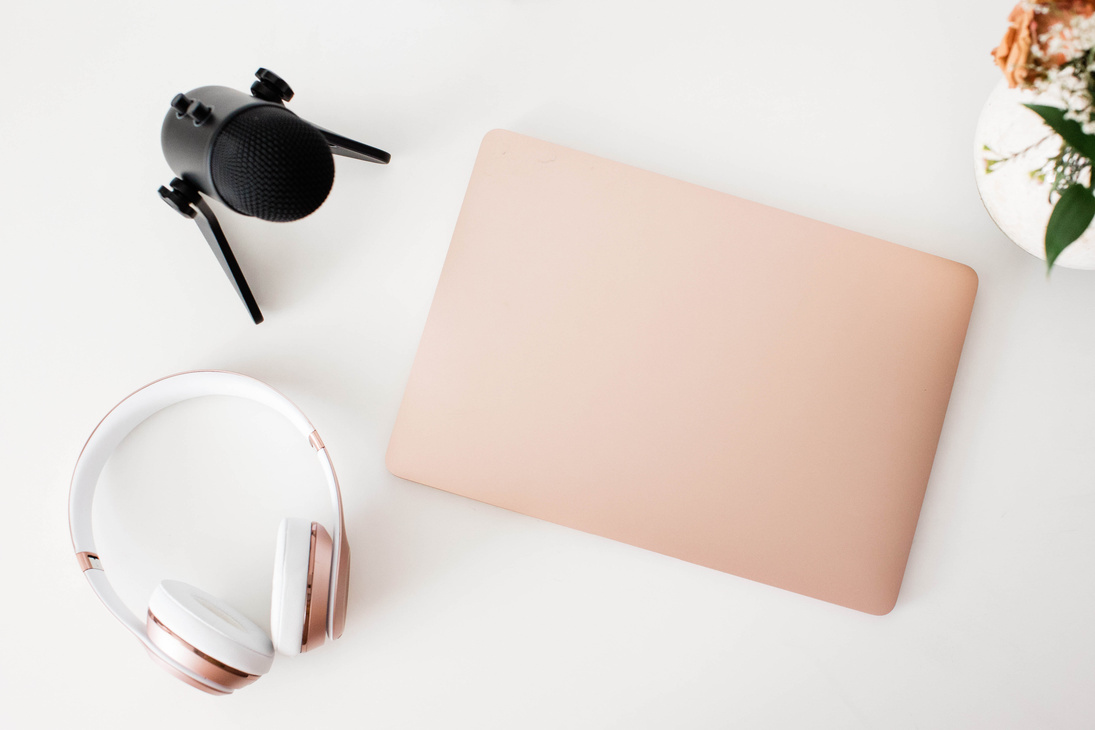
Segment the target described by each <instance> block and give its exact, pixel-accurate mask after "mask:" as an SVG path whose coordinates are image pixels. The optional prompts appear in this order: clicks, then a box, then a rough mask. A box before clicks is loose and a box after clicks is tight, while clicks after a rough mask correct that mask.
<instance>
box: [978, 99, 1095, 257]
mask: <svg viewBox="0 0 1095 730" xmlns="http://www.w3.org/2000/svg"><path fill="white" fill-rule="evenodd" d="M1034 103H1036V104H1047V105H1050V106H1063V104H1061V102H1060V99H1059V98H1056V97H1050V96H1048V95H1038V94H1035V93H1034V92H1032V91H1020V90H1018V89H1009V88H1008V85H1007V82H1005V81H1001V82H1000V83H999V84H998V85H997V86H996V88H995V89H994V90H993V92H992V94H990V95H989V98H988V101H986V102H985V107H984V109H982V110H981V117H980V119H978V121H977V133H976V135H975V139H974V142H975V144H974V164H975V174H976V176H977V189H978V192H980V193H981V200H982V201H983V202H984V204H985V208H986V209H987V210H988V212H989V215H990V216H992V219H993V220H994V221H995V222H996V225H997V226H999V227H1000V230H1001V231H1003V232H1004V234H1005V235H1006V236H1007V237H1008V238H1010V239H1011V240H1012V241H1014V242H1015V243H1016V244H1018V245H1019V246H1020V247H1022V248H1023V249H1024V250H1026V251H1028V252H1030V253H1031V254H1033V255H1035V256H1037V257H1038V258H1040V259H1043V260H1045V257H1046V252H1045V239H1046V223H1047V222H1048V221H1049V214H1050V212H1051V211H1052V210H1053V205H1052V204H1051V203H1050V202H1049V183H1038V181H1036V180H1033V179H1031V176H1030V172H1031V170H1035V169H1038V168H1040V167H1041V166H1042V164H1043V163H1044V162H1045V161H1046V160H1048V159H1049V158H1050V157H1052V156H1053V155H1055V154H1057V152H1058V150H1059V149H1060V145H1061V140H1060V138H1059V137H1057V136H1056V135H1051V136H1050V137H1049V139H1047V140H1045V141H1044V142H1041V143H1040V144H1036V143H1038V141H1039V140H1041V139H1043V138H1044V137H1046V135H1047V134H1049V133H1050V129H1049V127H1047V126H1046V125H1045V123H1044V122H1043V121H1042V118H1041V117H1039V116H1038V115H1037V114H1035V113H1034V112H1032V111H1031V110H1030V109H1027V108H1026V107H1025V106H1023V104H1034ZM986 145H987V146H988V147H989V148H991V149H992V150H993V153H996V154H993V153H990V152H986V151H985V149H984V148H985V146H986ZM1031 145H1034V146H1033V147H1031ZM1028 147H1030V149H1027V148H1028ZM1020 150H1027V151H1026V152H1024V153H1023V154H1022V155H1020V156H1018V157H1016V158H1014V159H1012V160H1009V161H1008V162H1005V163H1003V164H999V165H996V166H995V168H994V169H993V171H992V172H987V171H986V162H985V161H986V159H989V158H996V157H999V156H1000V155H1008V154H1014V153H1016V152H1019V151H1020ZM1054 265H1055V266H1065V267H1067V268H1070V269H1095V225H1092V226H1090V227H1089V228H1088V229H1087V230H1086V231H1085V232H1084V234H1083V235H1082V236H1080V238H1078V239H1077V240H1076V241H1074V242H1073V243H1072V245H1070V246H1069V247H1068V248H1066V249H1065V250H1064V252H1063V253H1061V255H1060V256H1059V257H1058V258H1057V262H1056V263H1055V264H1054Z"/></svg>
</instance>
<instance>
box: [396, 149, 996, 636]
mask: <svg viewBox="0 0 1095 730" xmlns="http://www.w3.org/2000/svg"><path fill="white" fill-rule="evenodd" d="M976 290H977V276H976V274H975V273H974V272H973V270H972V269H970V268H969V267H968V266H965V265H962V264H959V263H956V262H953V261H949V260H947V259H943V258H939V257H937V256H932V255H929V254H926V253H922V252H920V251H915V250H912V249H909V248H905V247H902V246H898V245H895V244H892V243H887V242H885V241H881V240H878V239H875V238H872V237H870V236H866V235H862V234H859V233H854V232H852V231H848V230H845V229H842V228H838V227H836V226H832V225H828V224H826V223H821V222H818V221H815V220H810V219H808V218H804V217H802V216H798V215H794V214H792V213H788V212H785V211H781V210H778V209H775V208H771V207H768V206H764V205H760V204H758V203H754V202H750V201H748V200H743V199H741V198H737V197H734V196H731V195H727V194H724V193H720V192H716V191H714V190H709V189H705V188H702V187H699V186H697V185H692V184H689V183H686V182H681V181H679V180H675V179H672V178H669V177H665V176H662V175H658V174H655V173H652V172H646V171H643V170H640V169H636V168H634V167H630V166H627V165H624V164H620V163H617V162H612V161H610V160H606V159H602V158H599V157H595V156H593V155H589V154H585V153H583V152H578V151H576V150H572V149H567V148H565V147H561V146H559V145H555V144H551V143H549V142H544V141H541V140H537V139H533V138H531V137H526V136H522V135H519V134H515V133H513V132H508V131H502V130H496V131H492V132H490V133H488V134H487V135H486V137H485V138H484V139H483V142H482V145H481V147H480V150H479V154H478V158H477V159H476V162H475V167H474V170H473V171H472V175H471V180H470V182H469V184H468V190H467V194H466V197H465V199H464V204H463V207H462V209H461V211H460V216H459V219H458V221H457V223H456V229H455V231H454V233H453V238H452V243H451V245H450V248H449V252H448V256H447V258H446V260H445V265H444V268H443V271H442V273H441V278H440V281H439V282H438V285H437V291H436V294H435V296H434V300H433V304H432V307H431V309H430V312H429V316H428V318H427V321H426V325H425V330H424V332H423V334H422V339H421V343H420V345H419V348H418V352H417V355H416V357H415V361H414V365H413V367H412V370H411V373H410V377H409V381H408V383H407V387H406V391H405V394H404V397H403V402H402V405H401V407H400V410H399V414H398V417H397V420H396V424H395V427H394V431H393V433H392V437H391V442H390V444H389V448H388V453H387V464H388V468H389V469H390V470H391V472H392V473H393V474H395V475H397V476H400V477H403V478H405V479H409V480H412V481H415V482H420V483H422V484H426V485H429V486H431V487H436V488H438V489H442V490H445V491H448V492H452V493H454V494H459V495H463V496H465V497H469V498H471V499H476V500H480V501H482V502H486V503H489V504H492V505H497V506H499V507H503V508H506V509H509V510H514V511H516V512H520V513H523V514H526V515H531V516H533V517H538V518H541V519H544V520H549V521H551V522H554V523H558V524H560V525H565V526H568V527H572V528H575V529H578V530H584V531H586V532H590V533H594V534H597V535H602V536H604V537H608V538H611V539H614V540H619V541H621V542H624V543H628V544H631V545H635V546H637V547H640V548H645V549H647V550H654V551H657V552H659V553H663V554H665V555H669V556H673V557H676V558H680V559H682V560H687V561H690V562H693V563H697V564H699V565H703V566H707V567H710V568H714V569H716V570H721V571H725V572H727V573H731V574H734V575H737V576H741V577H744V578H748V579H751V580H755V581H760V582H762V583H766V584H769V585H773V586H777V587H780V588H784V589H786V590H790V591H795V592H797V593H801V594H804V595H807V596H813V597H815V598H818V599H821V600H824V601H829V602H832V603H836V604H839V605H842V606H847V607H849V608H853V609H857V610H859V611H865V612H867V613H872V614H884V613H887V612H889V611H890V610H891V609H892V608H893V606H894V604H895V602H896V601H897V596H898V592H899V590H900V586H901V579H902V576H903V574H904V571H905V565H906V562H907V560H908V556H909V551H910V548H911V546H912V541H913V533H914V531H915V528H916V522H917V518H918V516H919V513H920V506H921V503H922V501H923V498H924V492H925V489H926V487H927V484H928V478H929V475H930V473H931V467H932V460H933V458H934V455H935V450H936V445H937V443H938V440H939V437H940V432H941V429H942V426H943V418H944V415H945V413H946V410H947V402H948V399H949V397H950V392H951V387H952V384H953V382H954V378H955V373H956V371H957V368H958V363H959V356H960V354H961V351H962V344H963V341H964V339H965V334H966V328H967V325H968V323H969V319H970V313H971V310H972V307H973V301H974V295H975V293H976Z"/></svg>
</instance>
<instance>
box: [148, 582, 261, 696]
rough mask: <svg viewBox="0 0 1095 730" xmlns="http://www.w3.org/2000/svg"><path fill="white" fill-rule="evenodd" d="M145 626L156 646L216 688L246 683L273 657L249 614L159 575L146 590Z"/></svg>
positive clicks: (228, 688) (218, 690)
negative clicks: (149, 594)
mask: <svg viewBox="0 0 1095 730" xmlns="http://www.w3.org/2000/svg"><path fill="white" fill-rule="evenodd" d="M147 631H148V638H149V640H150V641H151V642H152V643H153V644H154V645H155V646H156V647H157V648H158V649H160V651H162V652H163V653H164V654H166V655H167V656H168V657H169V658H170V659H171V660H172V661H174V662H176V663H178V664H180V665H182V666H183V667H186V668H187V669H189V670H190V671H192V672H194V673H195V674H197V675H199V676H200V677H202V678H203V679H205V680H206V681H207V682H208V683H209V685H210V687H211V689H212V691H214V692H216V693H226V692H232V691H233V690H236V689H239V688H240V687H245V686H247V685H248V684H251V683H252V682H254V681H255V680H256V679H258V678H259V677H261V676H262V675H263V674H266V672H268V671H270V666H271V664H272V663H273V661H274V647H273V645H272V644H271V643H270V637H268V636H267V635H266V633H265V632H264V631H263V630H262V629H261V628H259V626H258V625H256V624H255V623H254V622H253V621H251V619H249V618H247V617H246V616H244V615H243V614H242V613H240V612H239V611H237V610H236V609H235V608H233V607H232V606H230V605H229V604H228V603H226V602H225V601H222V600H221V599H219V598H216V597H215V596H212V595H210V594H208V593H206V592H205V591H201V590H199V589H197V588H195V587H194V586H191V585H187V584H186V583H182V582H180V581H177V580H165V581H163V582H162V583H160V584H159V585H158V586H156V590H154V591H153V592H152V598H151V599H149V601H148V619H147ZM168 668H169V669H171V667H170V666H169V667H168ZM180 678H181V677H180ZM191 684H193V682H191ZM199 689H204V688H201V687H199Z"/></svg>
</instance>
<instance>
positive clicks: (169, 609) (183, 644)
mask: <svg viewBox="0 0 1095 730" xmlns="http://www.w3.org/2000/svg"><path fill="white" fill-rule="evenodd" d="M204 395H230V396H237V397H240V398H246V399H248V400H253V401H256V402H258V403H261V404H263V405H266V406H268V407H270V408H272V409H274V410H275V411H277V412H278V413H280V414H281V415H283V416H285V417H286V418H287V419H289V421H290V422H291V423H292V424H293V425H294V426H296V428H297V430H298V431H299V432H300V434H301V436H302V437H303V438H306V439H308V442H309V443H310V444H311V446H312V448H313V449H315V451H316V455H317V456H318V457H319V465H320V467H321V468H322V470H323V475H324V477H325V478H326V480H327V486H328V487H329V488H330V495H331V504H332V505H333V506H334V510H335V523H334V531H333V534H334V538H333V539H332V537H331V535H330V534H328V532H327V530H325V529H324V528H323V526H322V525H320V524H319V523H317V522H312V523H310V524H309V523H308V522H307V521H305V520H298V519H292V518H286V519H284V520H282V522H281V527H280V528H279V530H278V544H277V552H276V554H275V556H274V585H273V592H272V596H271V600H270V629H271V631H272V632H273V635H274V640H273V642H271V640H270V637H268V636H267V635H266V633H265V632H263V630H262V629H261V628H259V627H258V626H257V625H256V624H255V623H254V622H253V621H251V620H250V619H248V618H247V617H246V616H244V615H243V614H242V613H240V612H239V611H237V610H236V609H234V608H232V607H231V606H230V605H228V604H227V603H225V602H224V601H222V600H220V599H219V598H216V597H214V596H211V595H209V594H208V593H205V592H203V591H200V590H198V589H197V588H194V587H193V586H189V585H187V584H185V583H181V582H179V581H171V580H165V581H163V582H162V583H160V584H159V585H158V586H157V587H156V589H155V591H153V593H152V597H151V599H149V601H148V617H147V620H146V621H145V622H142V621H140V620H138V619H137V617H136V616H134V615H133V613H132V612H131V611H130V610H129V609H128V608H127V607H126V606H125V604H124V603H123V602H122V600H121V598H119V597H118V594H117V592H115V590H114V588H113V587H111V585H110V582H109V581H108V580H107V577H106V573H105V572H104V571H103V565H102V563H101V562H100V560H99V556H98V554H97V552H96V550H95V539H94V536H93V534H92V526H91V504H92V500H93V498H94V496H95V486H96V484H97V483H98V481H99V474H100V473H101V472H102V470H103V467H104V466H105V465H106V462H107V459H109V458H110V455H111V453H113V451H114V449H115V448H117V446H118V444H120V443H121V442H122V440H123V439H124V438H125V437H126V436H127V435H128V434H129V432H130V431H132V430H133V429H134V428H136V427H137V425H138V424H140V423H141V422H142V421H144V420H145V419H146V418H148V417H149V416H151V415H152V414H153V413H156V412H157V411H160V410H162V409H164V408H167V407H168V406H170V405H174V404H175V403H179V402H181V401H184V400H189V399H190V398H197V397H199V396H204ZM69 529H70V530H71V532H72V546H73V548H74V549H75V551H76V558H77V560H78V561H79V563H80V569H81V570H83V571H84V575H85V576H86V577H87V579H88V582H89V583H90V584H91V588H92V590H94V591H95V593H96V595H98V596H99V599H100V600H102V602H103V604H104V605H105V606H106V607H107V610H108V611H110V612H111V613H112V614H114V617H115V618H117V619H118V620H119V621H121V622H122V625H124V626H125V627H126V628H127V629H129V630H130V632H132V633H133V635H134V636H136V637H137V639H139V640H140V642H141V643H142V644H143V645H144V647H145V648H146V649H147V650H148V653H149V655H151V656H152V658H153V659H154V660H156V661H157V662H158V663H159V664H161V665H162V666H163V667H164V668H165V669H167V671H169V672H171V673H172V674H173V675H175V676H176V677H178V678H179V679H181V680H182V681H184V682H186V683H187V684H189V685H191V686H193V687H197V688H198V689H200V690H203V691H205V692H209V693H211V694H218V695H220V694H231V693H232V692H233V691H234V690H237V689H239V688H240V687H245V686H247V685H248V684H251V683H252V682H254V681H255V680H256V679H258V678H259V677H260V676H262V675H263V674H265V673H266V672H267V671H269V669H270V666H271V664H273V661H274V649H275V648H276V649H277V651H279V652H281V653H282V654H299V653H301V652H305V651H309V650H311V649H314V648H316V647H318V646H321V645H322V644H323V641H324V635H325V634H326V635H328V636H330V637H331V638H332V639H337V638H338V637H340V636H341V635H342V630H343V628H344V626H345V624H346V590H347V587H348V584H349V580H350V546H349V545H348V544H347V542H346V530H345V524H344V522H343V518H342V495H341V494H340V493H339V490H338V478H337V477H336V476H335V469H334V466H333V465H332V464H331V457H330V456H329V455H328V454H327V447H326V446H324V445H323V441H322V440H321V439H320V438H319V434H318V433H316V430H315V429H314V428H313V427H312V424H311V423H310V422H309V421H308V419H307V418H306V417H305V416H304V414H303V413H301V412H300V410H298V409H297V407H296V406H294V405H293V404H292V403H291V402H289V400H288V399H287V398H286V397H285V396H283V395H282V394H281V393H279V392H277V391H276V390H274V389H273V388H271V387H270V386H268V385H266V384H265V383H262V382H260V381H258V380H255V379H253V378H249V377H247V376H245V375H239V374H237V373H227V372H220V371H198V372H188V373H179V374H178V375H171V376H169V377H166V378H163V379H161V380H157V381H155V382H154V383H150V384H149V385H146V386H145V387H143V388H141V389H140V390H138V391H137V392H135V393H133V394H131V395H130V396H129V397H127V398H126V399H125V400H123V401H122V402H121V403H119V404H118V405H116V406H114V408H113V409H111V411H110V413H108V414H107V415H106V417H104V418H103V420H102V421H100V422H99V425H98V426H96V427H95V430H94V431H92V432H91V436H90V437H89V438H88V440H87V443H86V444H85V445H84V449H83V451H82V452H80V458H79V459H78V460H77V461H76V469H75V471H74V472H73V474H72V485H71V487H70V491H69Z"/></svg>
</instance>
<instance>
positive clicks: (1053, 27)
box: [992, 0, 1095, 89]
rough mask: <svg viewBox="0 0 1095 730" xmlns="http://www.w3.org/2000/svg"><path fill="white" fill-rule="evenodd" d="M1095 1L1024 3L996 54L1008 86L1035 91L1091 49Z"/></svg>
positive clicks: (1010, 17)
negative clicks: (1048, 76) (1037, 85)
mask: <svg viewBox="0 0 1095 730" xmlns="http://www.w3.org/2000/svg"><path fill="white" fill-rule="evenodd" d="M1093 13H1095V0H1024V1H1023V2H1020V3H1019V4H1018V5H1016V6H1015V7H1014V8H1012V10H1011V13H1010V14H1009V15H1008V29H1007V31H1006V32H1005V33H1004V37H1003V39H1002V40H1001V41H1000V45H998V46H997V47H996V48H995V49H994V50H993V52H992V56H993V59H995V61H996V65H997V66H999V67H1000V70H1001V71H1003V72H1004V78H1005V79H1007V82H1008V86H1009V87H1011V88H1013V89H1014V88H1015V87H1016V86H1023V87H1028V88H1029V87H1031V86H1034V84H1035V83H1036V82H1038V81H1039V80H1042V79H1044V78H1045V75H1046V72H1047V71H1049V70H1051V69H1055V68H1059V67H1060V66H1062V65H1063V64H1065V63H1068V62H1069V61H1071V60H1073V59H1074V58H1076V57H1077V56H1079V55H1080V54H1082V53H1084V52H1085V51H1086V50H1087V49H1088V48H1090V47H1091V43H1092V39H1091V38H1090V37H1088V36H1089V35H1090V32H1089V30H1090V25H1091V24H1090V23H1083V22H1080V21H1081V20H1082V19H1090V18H1091V16H1092V14H1093Z"/></svg>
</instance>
